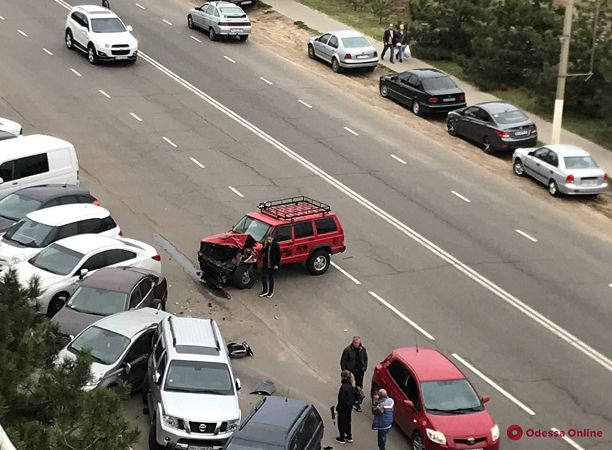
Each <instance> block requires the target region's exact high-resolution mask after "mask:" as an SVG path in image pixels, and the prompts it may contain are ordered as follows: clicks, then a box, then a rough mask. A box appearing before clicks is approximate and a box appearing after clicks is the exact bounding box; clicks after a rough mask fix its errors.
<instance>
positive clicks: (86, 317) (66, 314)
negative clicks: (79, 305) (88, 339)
mask: <svg viewBox="0 0 612 450" xmlns="http://www.w3.org/2000/svg"><path fill="white" fill-rule="evenodd" d="M102 318H103V316H97V315H95V314H86V313H82V312H79V311H75V310H74V309H72V308H69V307H68V306H64V307H63V308H62V309H60V310H59V312H58V313H57V314H56V315H55V316H53V318H52V319H51V322H52V323H54V324H56V325H57V326H58V328H59V332H60V333H62V334H64V335H66V336H76V335H77V334H79V333H80V332H81V331H83V330H84V329H85V328H87V327H88V326H89V325H91V324H92V323H94V322H97V321H98V320H100V319H102Z"/></svg>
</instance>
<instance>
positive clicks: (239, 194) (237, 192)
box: [228, 186, 244, 198]
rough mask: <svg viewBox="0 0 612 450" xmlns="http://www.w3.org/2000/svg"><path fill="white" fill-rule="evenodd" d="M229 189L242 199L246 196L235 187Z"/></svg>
mask: <svg viewBox="0 0 612 450" xmlns="http://www.w3.org/2000/svg"><path fill="white" fill-rule="evenodd" d="M228 189H229V190H230V191H232V192H233V193H234V194H236V195H237V196H238V197H241V198H242V197H244V195H242V193H241V192H240V191H239V190H238V189H236V188H235V187H234V186H228Z"/></svg>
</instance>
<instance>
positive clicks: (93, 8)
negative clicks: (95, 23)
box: [74, 5, 117, 17]
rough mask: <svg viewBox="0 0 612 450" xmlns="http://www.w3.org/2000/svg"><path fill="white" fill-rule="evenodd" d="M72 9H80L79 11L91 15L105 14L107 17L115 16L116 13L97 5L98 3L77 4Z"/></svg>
mask: <svg viewBox="0 0 612 450" xmlns="http://www.w3.org/2000/svg"><path fill="white" fill-rule="evenodd" d="M74 9H80V10H81V11H84V12H86V13H87V14H92V15H96V16H97V15H100V16H102V15H107V16H109V17H117V14H115V13H114V12H112V11H111V10H110V9H106V8H104V7H102V6H98V5H78V6H75V7H74Z"/></svg>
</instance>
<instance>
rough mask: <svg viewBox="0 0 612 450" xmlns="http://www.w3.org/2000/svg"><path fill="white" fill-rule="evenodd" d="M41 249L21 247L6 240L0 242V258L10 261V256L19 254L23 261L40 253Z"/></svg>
mask: <svg viewBox="0 0 612 450" xmlns="http://www.w3.org/2000/svg"><path fill="white" fill-rule="evenodd" d="M41 250H42V248H33V247H21V246H17V245H13V244H12V243H10V242H7V241H2V242H0V259H4V260H5V261H8V262H9V263H10V260H11V258H14V257H15V256H19V257H20V259H21V261H24V260H26V259H30V258H31V257H32V256H34V255H36V254H37V253H40V252H41ZM21 261H20V262H21Z"/></svg>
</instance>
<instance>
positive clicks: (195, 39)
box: [189, 36, 202, 44]
mask: <svg viewBox="0 0 612 450" xmlns="http://www.w3.org/2000/svg"><path fill="white" fill-rule="evenodd" d="M189 37H190V38H191V39H193V40H194V41H196V42H199V43H200V44H201V43H202V41H201V40H200V39H198V38H197V37H195V36H189Z"/></svg>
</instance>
